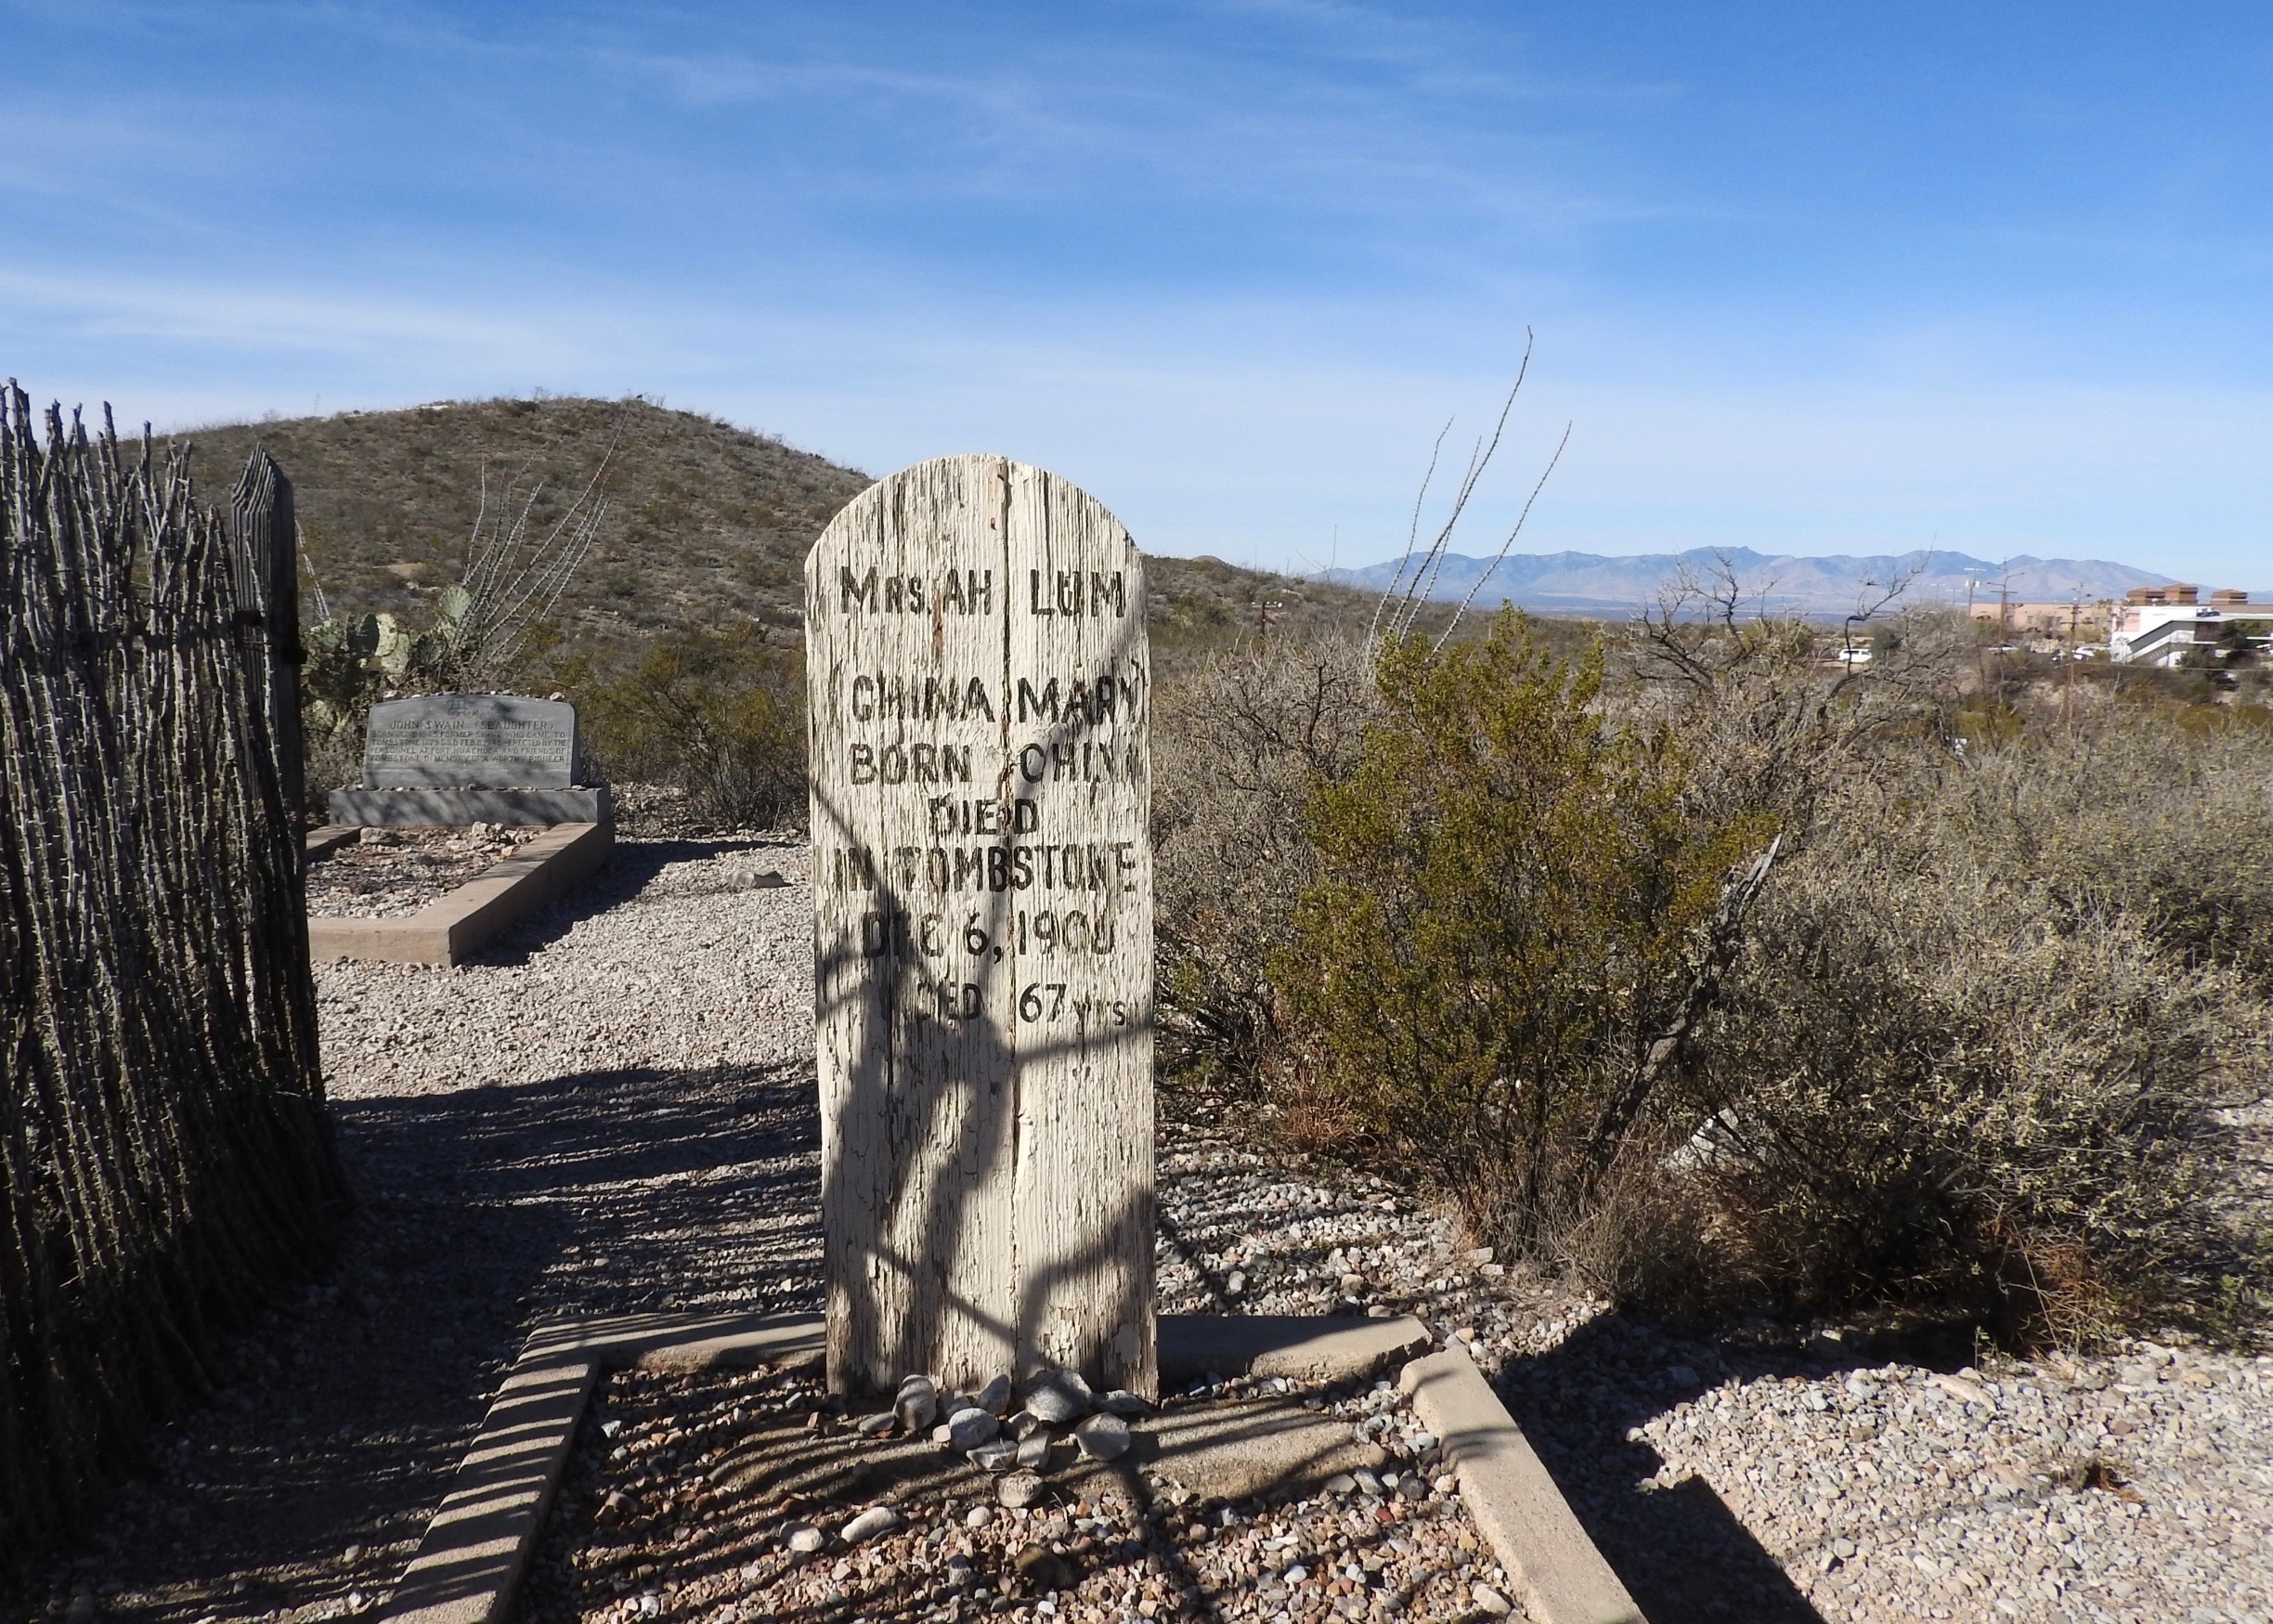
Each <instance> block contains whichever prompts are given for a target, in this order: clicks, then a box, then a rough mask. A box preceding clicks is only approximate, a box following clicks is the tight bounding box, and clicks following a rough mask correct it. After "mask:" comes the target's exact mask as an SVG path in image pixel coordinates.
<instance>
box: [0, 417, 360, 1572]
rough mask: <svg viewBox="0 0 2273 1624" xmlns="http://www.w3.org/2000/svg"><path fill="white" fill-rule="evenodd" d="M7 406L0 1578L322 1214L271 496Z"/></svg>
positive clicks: (317, 1090) (317, 1252)
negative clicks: (251, 560)
mask: <svg viewBox="0 0 2273 1624" xmlns="http://www.w3.org/2000/svg"><path fill="white" fill-rule="evenodd" d="M45 438H46V446H45V449H44V450H43V449H42V448H41V447H40V446H39V444H38V442H37V440H36V439H35V437H34V435H33V433H32V422H31V418H30V402H29V401H28V400H26V398H25V397H24V396H23V394H22V392H21V391H19V389H17V388H16V387H15V385H14V383H12V382H11V383H9V384H8V385H7V387H6V390H5V391H0V615H5V625H4V626H0V703H4V704H5V714H4V716H0V728H5V734H0V801H5V812H6V815H5V817H0V875H4V876H5V878H6V892H5V898H4V899H0V1043H5V1045H6V1054H7V1070H8V1086H7V1088H6V1092H5V1093H4V1094H0V1176H4V1182H0V1571H5V1570H6V1569H9V1568H11V1567H12V1568H13V1569H15V1571H16V1572H17V1573H19V1574H20V1573H22V1572H23V1571H25V1570H26V1569H27V1568H28V1567H29V1566H30V1565H31V1563H32V1561H33V1559H34V1558H35V1557H36V1556H37V1555H38V1553H40V1552H41V1551H42V1549H44V1548H45V1547H48V1546H51V1545H52V1544H53V1543H54V1541H55V1540H58V1538H59V1537H61V1536H62V1535H63V1534H64V1533H65V1532H66V1531H67V1530H68V1529H69V1527H70V1526H71V1523H72V1521H73V1520H74V1519H75V1518H76V1517H77V1516H78V1515H79V1514H81V1513H83V1512H84V1510H85V1509H86V1508H87V1507H88V1505H89V1504H90V1503H91V1501H93V1499H94V1498H95V1496H96V1495H97V1492H98V1491H99V1489H100V1488H101V1487H102V1485H103V1483H104V1482H105V1480H106V1479H107V1478H108V1477H110V1475H113V1474H114V1473H115V1471H116V1470H117V1469H118V1468H119V1467H120V1466H121V1465H122V1464H123V1463H124V1462H127V1461H129V1460H131V1459H132V1458H133V1456H134V1453H135V1452H136V1449H137V1447H138V1444H139V1441H140V1437H141V1435H142V1432H143V1430H144V1428H145V1426H146V1425H147V1424H148V1423H149V1421H150V1420H152V1419H153V1418H155V1417H156V1416H158V1415H161V1414H162V1413H164V1412H165V1411H166V1410H169V1409H171V1408H173V1407H174V1406H175V1405H177V1404H178V1403H180V1402H182V1401H184V1400H186V1399H188V1398H192V1397H196V1396H197V1395H199V1394H201V1392H202V1391H204V1390H205V1388H206V1387H207V1386H208V1384H210V1381H211V1379H212V1367H211V1364H210V1358H211V1351H212V1349H213V1347H214V1332H216V1331H217V1330H218V1329H219V1328H220V1327H221V1326H223V1325H225V1324H226V1323H227V1322H228V1321H229V1320H230V1319H234V1318H237V1317H238V1316H240V1315H241V1314H242V1313H243V1312H245V1311H246V1310H247V1309H249V1308H250V1307H251V1306H253V1304H255V1303H256V1302H258V1301H259V1300H260V1298H261V1297H262V1296H263V1295H264V1294H265V1293H266V1290H267V1289H268V1288H269V1287H270V1286H271V1285H273V1284H274V1283H275V1282H276V1281H277V1280H279V1278H282V1277H285V1276H288V1275H290V1274H292V1273H294V1272H296V1271H299V1270H301V1269H304V1268H305V1267H308V1266H310V1265H311V1264H314V1263H316V1262H318V1260H319V1259H320V1258H321V1257H322V1255H323V1254H324V1253H325V1252H326V1251H327V1250H328V1248H329V1246H330V1244H331V1239H332V1236H333V1235H334V1233H335V1231H336V1229H337V1226H338V1221H339V1218H340V1216H341V1215H342V1213H343V1211H344V1205H345V1192H344V1184H343V1182H342V1179H341V1176H340V1172H339V1168H338V1165H337V1163H336V1161H335V1159H334V1156H333V1152H332V1146H331V1137H330V1129H329V1126H328V1124H327V1120H326V1117H325V1113H324V1102H323V1097H322V1090H321V1082H320V1075H319V1073H318V1067H317V1049H316V1009H315V995H314V987H313V983H312V981H311V980H310V976H309V971H308V961H307V936H306V922H305V917H304V916H303V903H302V897H301V867H300V864H301V857H300V838H299V833H298V829H297V826H296V821H295V818H294V815H293V813H294V811H295V809H294V808H293V807H292V805H291V804H290V803H289V801H288V800H287V798H286V792H285V786H284V771H285V770H286V769H284V768H283V767H282V766H281V765H280V763H279V747H278V744H277V739H276V731H277V728H278V727H279V724H280V723H282V720H283V719H282V718H281V717H280V716H279V715H278V714H277V713H276V706H277V703H278V701H277V699H276V693H277V684H276V682H274V680H273V676H274V673H273V672H272V670H271V669H270V668H271V666H272V664H273V662H274V661H276V660H279V659H289V658H290V657H291V653H292V651H291V648H290V646H289V637H287V639H285V640H282V641H281V642H279V640H278V639H275V638H273V637H271V636H270V635H269V632H270V631H271V630H273V629H274V627H275V626H276V624H277V622H276V620H274V619H273V618H271V617H269V615H268V613H267V611H268V609H269V604H267V602H266V598H265V596H264V595H263V594H266V593H271V592H274V591H276V583H278V582H279V581H282V580H288V579H289V574H288V573H287V572H286V571H285V570H284V569H283V568H281V567H273V566H274V565H275V560H274V558H273V545H272V544H273V543H274V541H275V538H276V531H277V529H278V526H277V523H276V520H277V518H278V516H279V515H278V510H277V505H276V504H277V502H278V501H279V500H282V501H284V502H285V503H287V504H289V487H288V486H286V485H285V484H284V482H283V480H282V478H281V475H280V474H278V472H277V471H276V470H275V468H274V467H273V465H271V464H268V463H267V462H266V458H265V457H261V456H258V455H257V454H256V457H255V466H254V468H253V469H250V470H248V471H247V478H246V481H245V483H244V484H243V485H242V486H241V487H240V490H239V493H238V494H239V501H240V508H239V512H238V513H237V515H236V517H235V521H234V524H232V521H231V518H230V517H229V516H228V515H226V514H224V513H219V512H216V511H214V510H213V509H210V508H207V507H204V506H201V504H200V503H199V502H198V501H197V500H196V498H195V494H194V492H193V490H192V488H191V486H190V480H189V473H188V455H187V452H186V451H181V450H175V449H168V450H166V451H165V452H163V453H162V454H161V453H155V452H153V450H152V448H151V447H150V445H149V440H148V437H147V434H146V435H145V439H144V442H143V445H142V447H141V450H140V457H139V459H138V460H137V461H131V462H130V461H127V460H125V459H123V458H122V456H121V452H120V447H119V444H118V440H117V437H116V435H114V434H113V433H112V432H111V430H110V426H109V418H108V414H107V413H106V415H105V426H104V428H103V430H102V432H101V433H100V434H97V435H89V434H88V433H87V432H86V431H85V430H84V427H83V426H82V425H81V424H80V423H79V422H78V420H77V418H76V417H75V416H74V418H73V419H72V421H71V423H70V424H69V426H68V427H67V426H66V425H65V423H64V422H63V420H62V417H61V414H60V413H59V412H58V411H57V410H55V409H50V410H49V411H48V413H47V418H46V435H45ZM289 514H290V508H289V505H286V506H285V507H284V508H283V510H282V518H283V525H284V526H285V528H286V530H287V532H288V529H289V523H290V520H289ZM233 531H234V532H235V533H234V534H233V533H232V532H233ZM252 542H257V543H258V544H259V545H260V548H261V551H260V552H258V553H257V554H256V555H255V557H256V560H257V561H258V563H259V565H260V567H256V568H247V569H240V567H239V562H238V561H239V550H240V545H241V544H247V543H252ZM287 562H289V560H287ZM240 593H250V594H253V601H250V602H248V601H246V598H245V597H244V596H242V595H240ZM287 624H288V623H287Z"/></svg>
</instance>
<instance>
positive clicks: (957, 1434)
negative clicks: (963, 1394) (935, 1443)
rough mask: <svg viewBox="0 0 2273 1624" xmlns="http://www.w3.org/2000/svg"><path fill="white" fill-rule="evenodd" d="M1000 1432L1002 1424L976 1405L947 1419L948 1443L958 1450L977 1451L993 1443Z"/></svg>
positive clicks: (956, 1412) (958, 1411) (957, 1411)
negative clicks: (982, 1445) (986, 1444)
mask: <svg viewBox="0 0 2273 1624" xmlns="http://www.w3.org/2000/svg"><path fill="white" fill-rule="evenodd" d="M1000 1431H1002V1423H1000V1422H998V1421H996V1420H995V1419H994V1417H993V1416H991V1415H989V1414H988V1413H987V1412H986V1411H985V1410H981V1409H980V1408H979V1407H978V1406H977V1405H975V1404H974V1405H972V1406H971V1407H970V1408H969V1409H968V1410H956V1411H955V1413H954V1414H953V1415H951V1416H949V1417H948V1418H947V1441H948V1442H949V1443H951V1444H953V1445H954V1446H955V1448H956V1449H977V1448H978V1447H979V1446H980V1445H981V1444H985V1443H992V1442H993V1441H994V1435H995V1434H996V1433H998V1432H1000Z"/></svg>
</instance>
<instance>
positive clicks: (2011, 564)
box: [1319, 547, 2238, 616]
mask: <svg viewBox="0 0 2273 1624" xmlns="http://www.w3.org/2000/svg"><path fill="white" fill-rule="evenodd" d="M1491 562H1492V561H1491V560H1490V559H1488V558H1468V557H1464V556H1462V555H1461V554H1459V553H1448V554H1446V556H1445V559H1444V566H1443V568H1442V569H1441V570H1439V571H1438V572H1437V573H1436V576H1435V581H1434V583H1433V585H1432V587H1431V589H1430V591H1429V593H1428V595H1429V596H1430V597H1432V598H1436V599H1440V600H1441V599H1451V600H1455V601H1457V600H1459V599H1461V598H1462V597H1465V596H1466V595H1467V593H1468V589H1469V588H1470V587H1472V586H1474V584H1475V582H1476V579H1477V578H1478V577H1480V576H1482V575H1484V573H1485V572H1486V571H1487V570H1489V569H1491ZM1724 563H1725V565H1726V566H1727V568H1728V569H1730V570H1731V571H1733V572H1734V575H1735V577H1736V579H1737V582H1738V584H1739V585H1740V587H1741V588H1742V589H1743V591H1744V592H1745V594H1746V596H1747V599H1749V600H1757V601H1758V602H1760V604H1761V605H1762V606H1763V607H1766V608H1768V609H1772V610H1774V611H1776V612H1779V613H1783V614H1787V615H1788V614H1799V615H1809V616H1837V615H1847V614H1851V613H1852V612H1853V611H1854V609H1855V608H1856V606H1857V604H1858V602H1859V601H1860V600H1863V599H1865V598H1869V599H1876V598H1877V596H1878V590H1877V588H1883V587H1885V586H1887V585H1888V584H1890V583H1891V582H1893V581H1896V580H1899V579H1905V578H1906V579H1907V580H1908V582H1909V584H1908V586H1907V587H1906V588H1905V590H1904V591H1903V601H1904V602H1907V603H1911V604H1963V603H1965V602H1966V601H1967V594H1968V591H1970V592H1971V593H1972V595H1973V596H1974V598H1975V599H1976V600H1979V599H1981V598H1983V597H1986V598H1990V599H1994V598H1995V597H1996V595H1997V593H1998V592H1999V591H2005V592H2007V593H2009V594H2010V596H2011V599H2012V601H2013V602H2014V603H2040V604H2041V603H2067V602H2069V601H2071V600H2072V599H2074V598H2076V597H2079V596H2081V597H2082V598H2083V600H2084V601H2085V603H2087V604H2088V603H2094V602H2097V601H2098V600H2099V599H2101V598H2120V597H2122V596H2123V595H2124V593H2125V592H2127V591H2130V590H2131V589H2132V588H2133V587H2159V586H2162V585H2164V584H2165V583H2167V582H2168V581H2169V580H2170V577H2168V576H2163V575H2157V574H2155V573H2154V572H2153V571H2152V570H2145V569H2134V568H2133V567H2131V565H2127V564H2111V563H2110V562H2108V561H2107V560H2106V559H2100V558H2030V557H2021V558H2012V559H2007V560H2005V561H2004V562H2002V563H1999V562H1996V561H1994V560H1991V559H1986V558H1973V557H1969V556H1968V555H1967V554H1966V553H1963V552H1927V551H1923V550H1921V551H1918V552H1900V553H1882V554H1878V555H1876V556H1871V557H1854V556H1850V555H1847V554H1839V555H1837V556H1833V557H1829V558H1800V557H1797V556H1794V555H1791V554H1785V555H1781V556H1777V555H1772V554H1769V553H1765V552H1753V551H1752V550H1751V549H1750V548H1748V547H1739V548H1734V549H1720V548H1710V547H1694V548H1691V549H1690V550H1689V551H1688V552H1649V553H1643V554H1641V555H1640V556H1638V557H1632V558H1607V557H1604V556H1603V555H1602V554H1600V553H1594V552H1525V553H1513V552H1512V553H1510V554H1508V556H1507V557H1506V558H1504V559H1502V560H1500V566H1499V568H1498V569H1497V570H1495V571H1493V572H1492V574H1491V578H1490V579H1488V580H1487V581H1486V582H1485V583H1484V586H1483V589H1482V590H1481V591H1478V592H1477V593H1476V598H1475V601H1476V603H1477V604H1478V605H1479V606H1483V607H1487V608H1494V609H1496V608H1498V607H1499V606H1500V603H1501V602H1502V601H1506V602H1510V603H1513V604H1515V605H1516V606H1518V607H1519V608H1525V609H1539V610H1544V611H1547V612H1550V613H1553V612H1558V611H1559V612H1562V613H1565V614H1573V615H1630V614H1633V613H1635V612H1636V611H1638V610H1641V609H1643V608H1645V607H1647V606H1649V605H1651V604H1656V602H1657V600H1658V594H1659V592H1660V591H1662V590H1663V589H1664V588H1665V587H1666V586H1667V584H1668V583H1669V582H1671V581H1673V580H1674V579H1676V578H1678V577H1679V576H1680V575H1681V574H1682V572H1683V571H1684V570H1686V571H1687V572H1688V573H1689V574H1690V575H1692V576H1695V578H1698V579H1700V580H1710V579H1712V578H1715V577H1716V575H1717V574H1718V573H1719V572H1720V571H1721V567H1722V565H1723V564H1724ZM1396 574H1397V563H1396V560H1395V559H1391V560H1389V561H1388V562H1386V563H1383V564H1375V565H1368V566H1366V567H1365V568H1363V569H1330V570H1327V571H1325V572H1324V573H1323V574H1322V575H1321V576H1320V577H1319V579H1321V580H1326V581H1331V582H1334V583H1336V584H1338V585H1344V586H1353V587H1359V588H1365V589H1370V590H1371V591H1383V590H1384V589H1386V588H1387V587H1388V586H1389V585H1390V583H1391V582H1392V581H1393V580H1394V579H1395V578H1396ZM1870 582H1876V583H1877V588H1874V587H1872V586H1869V585H1866V583H1870ZM2234 584H2238V583H2234V582H2228V581H2216V582H2204V583H2202V585H2203V586H2205V587H2209V586H2229V585H2234ZM1399 590H1400V591H1402V590H1403V587H1402V586H1400V587H1399ZM2205 595H2207V594H2206V593H2205Z"/></svg>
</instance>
